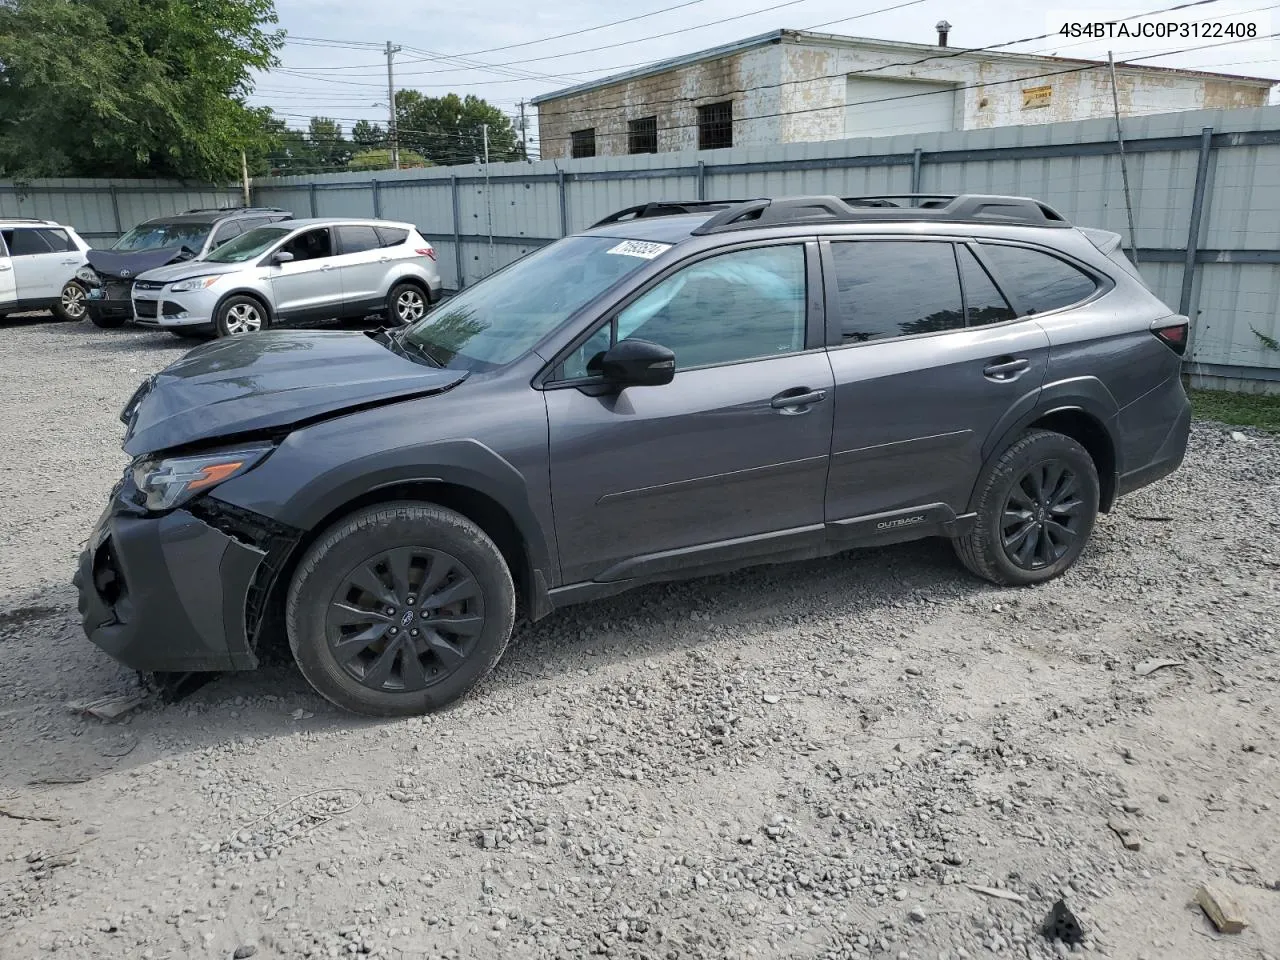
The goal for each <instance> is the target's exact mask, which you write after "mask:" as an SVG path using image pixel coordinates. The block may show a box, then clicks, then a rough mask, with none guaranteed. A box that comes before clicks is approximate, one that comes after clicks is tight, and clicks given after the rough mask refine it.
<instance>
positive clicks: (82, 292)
mask: <svg viewBox="0 0 1280 960" xmlns="http://www.w3.org/2000/svg"><path fill="white" fill-rule="evenodd" d="M88 303H89V291H88V290H86V289H85V287H84V284H81V283H77V282H76V281H74V280H70V281H68V282H67V284H66V286H64V287H63V288H62V293H60V294H59V295H58V299H57V302H55V303H54V305H53V315H54V316H55V317H56V318H57V319H59V320H61V321H63V322H64V323H79V322H80V321H81V320H83V319H84V318H85V316H86V315H87V314H88V312H89V308H88Z"/></svg>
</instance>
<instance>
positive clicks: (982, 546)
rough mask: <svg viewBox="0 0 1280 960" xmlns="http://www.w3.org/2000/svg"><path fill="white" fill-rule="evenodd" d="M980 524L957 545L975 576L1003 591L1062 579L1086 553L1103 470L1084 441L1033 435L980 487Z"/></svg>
mask: <svg viewBox="0 0 1280 960" xmlns="http://www.w3.org/2000/svg"><path fill="white" fill-rule="evenodd" d="M978 484H979V495H978V509H977V514H978V516H977V521H976V523H975V524H974V528H973V530H972V531H970V532H969V533H968V534H966V535H964V536H962V537H958V538H957V539H955V540H954V541H952V542H953V545H954V547H955V551H956V555H957V556H958V557H959V558H960V562H961V563H963V564H964V565H965V567H966V568H968V570H969V571H970V572H971V573H974V574H976V575H977V576H979V577H982V578H983V579H984V580H990V581H991V582H992V583H997V584H1000V585H1002V586H1014V587H1020V586H1030V585H1031V584H1036V583H1044V582H1046V581H1048V580H1052V579H1053V578H1054V577H1058V576H1061V575H1062V574H1063V573H1064V572H1066V570H1067V569H1068V568H1070V567H1071V565H1072V564H1073V563H1075V562H1076V560H1077V559H1078V558H1079V556H1080V554H1081V552H1083V550H1084V548H1085V545H1086V544H1087V542H1088V540H1089V536H1090V534H1091V533H1092V532H1093V525H1094V521H1095V520H1096V519H1097V516H1098V492H1099V486H1098V471H1097V467H1096V466H1095V465H1094V463H1093V458H1092V457H1090V456H1089V452H1088V451H1087V450H1085V448H1084V447H1082V446H1081V445H1080V444H1079V443H1077V442H1076V441H1075V440H1073V439H1071V438H1070V437H1068V436H1065V435H1063V434H1061V433H1053V432H1051V431H1048V430H1033V431H1031V432H1029V433H1026V434H1024V435H1023V436H1022V437H1020V438H1019V439H1018V440H1017V441H1016V442H1015V443H1014V444H1013V445H1012V446H1010V447H1009V449H1007V450H1006V451H1005V452H1004V453H1002V454H1001V455H1000V456H999V457H997V458H996V460H995V462H994V463H993V464H991V466H989V467H988V468H987V469H986V470H985V471H984V472H983V475H982V477H981V478H980V479H979V481H978Z"/></svg>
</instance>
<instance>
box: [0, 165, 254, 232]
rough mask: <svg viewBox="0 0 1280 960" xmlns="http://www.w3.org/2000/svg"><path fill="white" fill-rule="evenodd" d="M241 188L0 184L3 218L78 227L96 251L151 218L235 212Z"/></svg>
mask: <svg viewBox="0 0 1280 960" xmlns="http://www.w3.org/2000/svg"><path fill="white" fill-rule="evenodd" d="M240 203H241V197H240V188H239V187H214V186H206V185H198V184H197V185H195V186H192V185H190V184H182V183H176V182H170V181H166V180H30V181H26V182H24V183H12V182H9V181H0V218H2V217H34V218H35V219H37V220H57V221H58V222H59V223H65V224H68V225H69V226H72V227H75V228H76V232H78V233H79V234H80V235H81V236H82V237H84V238H85V240H86V241H87V242H88V243H90V244H93V245H94V246H108V245H109V244H110V242H111V241H112V240H115V239H116V238H117V237H119V236H120V235H121V234H123V233H124V232H125V231H127V230H129V229H130V228H131V227H133V226H134V224H136V223H140V222H141V221H143V220H146V219H149V218H150V217H159V216H164V215H166V214H173V213H181V212H182V211H184V210H192V209H195V208H199V207H235V206H239V205H240Z"/></svg>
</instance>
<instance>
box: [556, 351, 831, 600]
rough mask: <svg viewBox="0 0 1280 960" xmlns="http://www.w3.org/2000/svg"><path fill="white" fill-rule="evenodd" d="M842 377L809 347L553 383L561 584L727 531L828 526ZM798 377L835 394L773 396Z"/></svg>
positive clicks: (744, 533)
mask: <svg viewBox="0 0 1280 960" xmlns="http://www.w3.org/2000/svg"><path fill="white" fill-rule="evenodd" d="M833 385H834V384H833V380H832V376H831V365H830V363H829V362H828V360H827V357H826V355H825V354H824V353H822V352H809V353H802V354H795V355H790V356H783V357H775V358H771V359H767V360H754V361H749V362H747V363H740V364H730V365H727V366H722V367H712V368H706V369H701V370H690V371H685V372H682V373H677V374H676V377H675V380H673V381H672V382H671V383H669V384H667V385H666V386H662V387H629V388H627V389H626V390H623V391H622V392H621V393H619V394H616V395H606V396H598V397H593V396H587V395H586V394H584V393H582V392H581V391H579V390H576V389H559V390H549V391H547V392H546V398H547V416H548V420H549V422H550V425H551V482H552V489H553V491H554V501H555V513H556V534H557V539H558V541H559V544H560V556H561V570H562V576H563V580H564V582H565V583H575V582H578V581H583V580H590V579H614V578H615V577H625V576H628V575H635V571H630V572H629V571H627V570H626V569H619V570H616V571H614V572H612V573H611V572H610V568H611V567H616V566H618V565H620V564H622V563H624V562H625V561H627V560H629V559H631V558H633V557H637V556H642V555H646V554H653V553H661V552H663V551H671V550H680V549H682V548H687V547H693V546H696V545H699V544H710V543H715V542H717V541H723V540H729V539H732V538H738V537H750V536H754V535H758V534H765V533H770V532H774V531H780V530H790V529H795V528H801V527H805V526H810V525H817V526H816V529H815V534H816V535H817V536H819V537H820V536H821V524H822V520H823V511H822V500H823V490H824V488H825V485H826V480H827V459H828V452H829V450H830V445H831V416H832V403H831V396H830V392H831V389H832V387H833ZM798 388H806V389H807V390H809V391H825V392H826V397H825V398H824V399H822V400H821V401H817V402H814V403H812V404H810V405H808V406H806V407H801V408H785V407H784V408H776V407H774V406H773V398H774V397H775V396H777V395H778V394H782V393H784V392H787V391H791V390H797V389H798ZM797 411H798V412H797ZM695 559H696V558H692V557H691V558H690V562H691V563H693V562H695ZM679 565H680V563H679V560H678V559H677V560H675V561H674V562H673V563H671V564H669V565H668V566H669V567H674V566H679ZM639 572H640V573H644V572H650V573H652V572H655V570H654V564H653V563H650V564H649V565H648V569H647V570H641V571H639Z"/></svg>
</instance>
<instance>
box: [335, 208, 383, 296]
mask: <svg viewBox="0 0 1280 960" xmlns="http://www.w3.org/2000/svg"><path fill="white" fill-rule="evenodd" d="M338 240H339V244H340V246H339V250H340V251H341V253H340V256H339V257H338V262H339V269H340V270H341V271H342V296H343V306H344V309H345V311H346V312H347V313H353V314H356V313H363V312H365V311H372V310H374V309H376V308H378V307H381V306H382V301H383V299H384V297H385V295H386V293H387V291H386V289H385V288H384V285H383V284H384V280H385V278H386V276H387V271H388V269H389V268H390V265H391V251H390V250H382V249H380V246H381V244H380V243H379V241H378V234H377V232H376V231H375V230H374V229H373V227H370V226H364V225H350V226H342V227H339V228H338Z"/></svg>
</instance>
